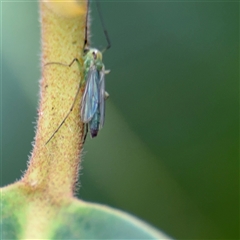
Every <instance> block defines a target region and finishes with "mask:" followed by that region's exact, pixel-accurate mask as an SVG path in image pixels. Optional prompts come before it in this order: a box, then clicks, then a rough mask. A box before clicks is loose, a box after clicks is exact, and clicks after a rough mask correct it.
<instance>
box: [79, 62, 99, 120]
mask: <svg viewBox="0 0 240 240" xmlns="http://www.w3.org/2000/svg"><path fill="white" fill-rule="evenodd" d="M99 77H100V76H99V72H98V71H97V69H96V67H95V66H93V67H92V68H91V69H90V70H89V73H88V76H87V83H86V87H85V91H84V94H83V99H82V106H81V118H82V121H83V122H84V123H88V122H89V121H90V120H91V119H92V117H93V115H94V114H95V112H96V110H97V108H98V104H99Z"/></svg>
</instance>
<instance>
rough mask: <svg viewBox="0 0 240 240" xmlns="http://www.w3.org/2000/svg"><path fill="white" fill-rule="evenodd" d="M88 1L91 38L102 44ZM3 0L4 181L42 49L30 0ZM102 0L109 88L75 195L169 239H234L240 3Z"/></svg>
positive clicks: (11, 176) (13, 164)
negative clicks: (117, 211)
mask: <svg viewBox="0 0 240 240" xmlns="http://www.w3.org/2000/svg"><path fill="white" fill-rule="evenodd" d="M91 5H92V27H91V28H92V32H91V34H92V46H94V47H97V48H99V49H102V48H104V47H105V45H106V40H105V37H104V34H103V30H102V27H101V24H100V21H99V16H98V14H97V12H96V6H95V4H94V3H92V4H91ZM1 7H2V16H1V23H2V29H1V36H2V45H1V56H2V65H1V67H2V68H1V70H2V78H1V81H2V85H1V87H2V89H1V101H2V105H1V107H2V109H1V110H2V112H1V113H2V116H1V123H2V128H1V146H2V148H1V158H2V159H1V186H4V185H7V184H10V183H12V182H14V181H16V180H17V179H20V177H21V175H22V173H23V172H24V170H25V169H26V163H27V160H28V156H29V155H30V152H31V150H32V144H31V142H32V141H33V138H34V127H35V125H36V124H35V122H36V116H37V105H38V101H39V100H38V96H39V89H38V85H39V79H40V60H39V59H40V55H41V53H40V24H39V13H38V3H37V2H35V1H32V2H20V1H19V2H17V1H14V2H10V1H9V2H2V5H1ZM101 7H102V15H103V16H104V20H105V24H106V26H107V29H108V32H109V35H110V38H111V42H112V48H111V49H110V50H109V51H107V52H106V53H104V63H105V65H106V68H107V69H111V73H110V74H109V75H108V76H107V77H106V87H107V91H108V92H109V93H110V99H109V100H108V101H107V109H106V124H105V126H104V128H103V130H101V132H100V134H99V136H98V137H97V138H96V139H90V138H88V139H87V142H86V147H85V151H84V162H83V164H82V170H81V173H80V181H81V187H80V191H79V193H78V196H79V197H80V198H81V199H83V200H86V201H91V202H98V203H102V204H106V205H109V206H112V207H114V208H118V209H121V210H124V211H127V212H129V213H131V214H133V215H135V216H138V217H139V218H141V219H143V220H144V221H146V222H148V223H150V224H152V225H153V226H155V227H157V228H159V229H161V230H162V231H164V232H166V233H167V234H169V235H170V236H172V237H174V238H177V239H239V3H238V2H237V1H235V2H234V1H232V2H230V1H226V2H224V1H222V2H219V1H208V2H206V1H205V2H196V1H173V2H171V1H169V2H166V1H160V0H159V1H152V2H151V1H144V2H142V1H124V2H120V1H107V2H106V1H103V2H102V5H101ZM74 57H75V56H73V58H74ZM66 81H67V79H66Z"/></svg>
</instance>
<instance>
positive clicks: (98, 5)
mask: <svg viewBox="0 0 240 240" xmlns="http://www.w3.org/2000/svg"><path fill="white" fill-rule="evenodd" d="M96 5H97V11H98V14H99V18H100V21H101V24H102V28H103V32H104V35H105V37H106V40H107V46H106V48H104V49H103V50H102V51H101V52H102V53H103V52H105V51H106V50H108V49H109V48H110V47H111V41H110V38H109V36H108V32H107V29H106V27H105V24H104V21H103V16H102V12H101V7H100V2H99V1H96Z"/></svg>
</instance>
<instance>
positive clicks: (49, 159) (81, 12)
mask: <svg viewBox="0 0 240 240" xmlns="http://www.w3.org/2000/svg"><path fill="white" fill-rule="evenodd" d="M40 11H41V18H40V20H41V21H40V22H41V28H42V32H41V36H42V37H41V42H42V79H41V80H40V88H41V90H40V106H39V110H38V115H39V118H38V122H37V130H36V137H35V144H34V149H33V152H32V155H31V158H30V162H29V167H28V170H27V171H26V173H25V175H24V177H23V179H22V182H23V183H24V185H25V186H26V187H29V188H31V189H32V188H34V189H37V190H40V191H44V192H45V194H46V196H48V197H53V198H54V199H56V200H57V199H59V198H62V197H64V196H68V197H69V196H71V195H72V194H73V192H74V187H75V183H76V181H77V178H78V170H79V164H80V163H79V161H80V158H79V156H80V154H81V149H82V143H81V139H82V135H83V124H82V122H81V120H80V101H81V97H82V92H80V94H79V96H78V99H77V102H76V104H75V106H74V108H73V111H72V112H71V114H70V115H69V117H68V118H67V120H66V122H65V123H64V124H63V126H62V127H61V128H60V129H59V131H58V132H57V133H56V134H55V135H54V137H53V138H52V139H51V141H50V142H49V143H48V144H46V142H47V141H48V139H49V138H50V137H51V135H52V134H53V133H54V131H55V130H56V129H57V127H58V126H59V124H60V123H61V122H62V120H63V119H64V117H65V116H66V115H67V113H68V112H69V110H70V108H71V105H72V103H73V100H74V97H75V95H76V92H77V89H78V86H79V83H80V81H81V80H82V78H83V71H82V70H81V71H80V70H79V67H78V65H77V64H76V63H74V64H73V65H72V66H71V67H66V66H62V65H58V64H50V65H47V66H45V64H46V63H49V62H60V63H64V64H69V63H70V62H71V61H72V60H73V59H74V58H78V59H79V61H80V65H82V63H83V62H82V51H83V49H82V48H83V44H84V36H85V24H86V13H87V1H81V2H79V3H76V2H53V1H51V2H50V1H49V2H47V1H45V2H44V1H40Z"/></svg>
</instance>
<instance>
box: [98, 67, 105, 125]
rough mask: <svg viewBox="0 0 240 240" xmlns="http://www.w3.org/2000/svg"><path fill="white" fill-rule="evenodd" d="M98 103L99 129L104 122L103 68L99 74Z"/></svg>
mask: <svg viewBox="0 0 240 240" xmlns="http://www.w3.org/2000/svg"><path fill="white" fill-rule="evenodd" d="M99 101H100V107H99V108H100V122H99V129H101V128H102V127H103V125H104V120H105V69H104V67H103V69H102V71H101V72H100V82H99Z"/></svg>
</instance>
